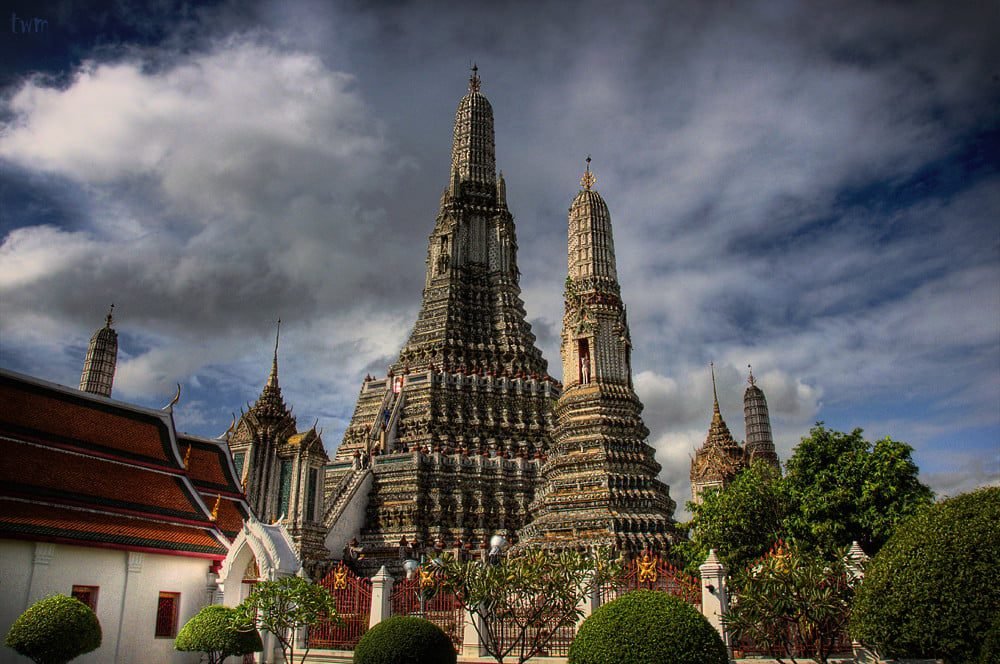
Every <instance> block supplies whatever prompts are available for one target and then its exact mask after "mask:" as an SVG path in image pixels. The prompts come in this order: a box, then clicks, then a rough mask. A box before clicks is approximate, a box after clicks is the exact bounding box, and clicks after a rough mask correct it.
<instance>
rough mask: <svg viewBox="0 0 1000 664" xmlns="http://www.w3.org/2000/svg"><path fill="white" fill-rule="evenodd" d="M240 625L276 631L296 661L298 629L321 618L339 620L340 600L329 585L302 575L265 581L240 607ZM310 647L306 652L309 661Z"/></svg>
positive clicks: (287, 655)
mask: <svg viewBox="0 0 1000 664" xmlns="http://www.w3.org/2000/svg"><path fill="white" fill-rule="evenodd" d="M236 609H237V611H238V613H237V616H236V624H237V625H238V629H239V630H240V631H243V632H248V631H250V630H254V629H258V628H259V629H262V630H265V631H268V632H270V633H271V634H273V635H274V638H276V639H277V640H278V643H279V644H280V645H281V654H282V655H283V657H284V660H285V661H286V662H288V663H289V664H291V663H292V662H294V661H295V632H296V631H297V630H300V629H302V628H304V627H309V626H311V625H315V624H316V623H318V622H319V621H320V620H337V619H338V618H337V603H336V601H335V600H334V598H333V595H331V594H330V593H329V592H328V591H327V590H326V588H324V587H323V586H320V585H316V584H314V583H310V582H309V581H306V580H305V579H303V578H301V577H298V576H286V577H282V578H280V579H278V580H277V581H262V582H260V583H258V584H256V585H255V586H254V592H253V594H251V595H250V596H249V597H247V598H246V599H245V600H244V601H243V603H242V604H240V605H239V606H238V607H236ZM308 654H309V648H308V647H307V648H306V651H305V652H304V653H303V654H302V660H301V661H303V662H304V661H305V659H306V656H308Z"/></svg>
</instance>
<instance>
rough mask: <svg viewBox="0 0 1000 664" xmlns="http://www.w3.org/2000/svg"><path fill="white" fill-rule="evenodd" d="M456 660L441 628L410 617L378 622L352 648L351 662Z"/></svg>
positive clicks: (444, 663)
mask: <svg viewBox="0 0 1000 664" xmlns="http://www.w3.org/2000/svg"><path fill="white" fill-rule="evenodd" d="M457 659H458V656H457V655H456V653H455V647H454V646H453V645H452V644H451V639H449V638H448V635H447V634H445V633H444V632H443V631H442V630H441V628H440V627H438V626H437V625H435V624H434V623H432V622H430V621H429V620H424V619H423V618H415V617H412V616H394V617H392V618H389V619H387V620H384V621H382V622H380V623H379V624H377V625H375V626H374V627H372V628H371V629H370V630H368V631H367V632H365V635H364V636H362V637H361V640H360V641H358V645H356V646H355V647H354V664H455V662H456V661H457Z"/></svg>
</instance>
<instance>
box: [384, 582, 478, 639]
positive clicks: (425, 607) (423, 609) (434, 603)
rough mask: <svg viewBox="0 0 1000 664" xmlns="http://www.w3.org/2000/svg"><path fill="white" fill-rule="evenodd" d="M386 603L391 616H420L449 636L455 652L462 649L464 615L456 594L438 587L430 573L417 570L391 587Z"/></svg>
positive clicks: (439, 583) (439, 584)
mask: <svg viewBox="0 0 1000 664" xmlns="http://www.w3.org/2000/svg"><path fill="white" fill-rule="evenodd" d="M389 603H390V606H391V609H392V615H394V616H422V617H423V618H426V619H427V620H429V621H431V622H432V623H434V624H435V625H437V626H438V627H440V628H441V629H442V630H444V633H445V634H447V635H448V637H449V638H450V639H451V642H452V644H453V645H454V646H455V650H456V652H457V651H459V650H460V649H461V647H462V629H463V622H464V621H463V617H464V616H463V612H462V605H461V604H459V603H458V600H457V599H455V594H454V593H452V592H451V591H447V590H445V589H443V588H442V587H441V578H440V577H439V575H438V574H437V573H436V572H434V571H432V570H425V569H424V568H423V567H418V568H417V573H416V574H414V575H413V578H412V579H407V578H405V577H404V578H402V579H399V580H398V581H396V582H395V583H394V584H392V594H391V595H390V598H389Z"/></svg>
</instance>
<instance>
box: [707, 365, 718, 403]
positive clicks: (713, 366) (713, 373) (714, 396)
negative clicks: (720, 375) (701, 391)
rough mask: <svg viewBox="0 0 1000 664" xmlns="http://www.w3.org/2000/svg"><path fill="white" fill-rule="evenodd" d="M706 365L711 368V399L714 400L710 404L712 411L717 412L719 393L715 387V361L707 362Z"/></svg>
mask: <svg viewBox="0 0 1000 664" xmlns="http://www.w3.org/2000/svg"><path fill="white" fill-rule="evenodd" d="M708 366H709V367H710V368H711V370H712V400H713V401H714V403H713V405H712V410H713V412H714V413H715V414H716V415H718V414H719V393H718V392H717V391H716V389H715V362H709V363H708Z"/></svg>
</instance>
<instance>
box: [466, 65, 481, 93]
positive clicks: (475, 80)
mask: <svg viewBox="0 0 1000 664" xmlns="http://www.w3.org/2000/svg"><path fill="white" fill-rule="evenodd" d="M471 71H472V75H471V76H469V92H479V87H480V86H481V85H482V80H481V79H480V78H479V67H478V66H477V65H476V63H475V62H473V63H472V69H471Z"/></svg>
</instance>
